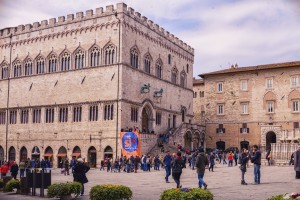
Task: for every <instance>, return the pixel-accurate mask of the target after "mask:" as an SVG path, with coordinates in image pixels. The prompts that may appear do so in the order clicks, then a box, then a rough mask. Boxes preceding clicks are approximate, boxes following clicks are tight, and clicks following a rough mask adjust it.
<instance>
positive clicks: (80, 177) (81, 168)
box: [73, 158, 90, 196]
mask: <svg viewBox="0 0 300 200" xmlns="http://www.w3.org/2000/svg"><path fill="white" fill-rule="evenodd" d="M89 170H90V167H88V166H86V165H85V164H84V163H83V160H82V158H78V159H77V163H76V165H75V167H74V173H73V176H74V181H76V182H79V183H81V186H82V188H81V196H83V194H84V184H85V183H87V182H88V179H87V178H86V175H85V174H86V173H87V172H88V171H89Z"/></svg>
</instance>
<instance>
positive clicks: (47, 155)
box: [44, 147, 53, 166]
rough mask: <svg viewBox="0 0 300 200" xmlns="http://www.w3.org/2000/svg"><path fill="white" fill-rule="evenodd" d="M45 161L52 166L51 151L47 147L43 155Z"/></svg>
mask: <svg viewBox="0 0 300 200" xmlns="http://www.w3.org/2000/svg"><path fill="white" fill-rule="evenodd" d="M44 158H45V160H49V161H50V163H51V166H53V165H52V164H53V149H52V148H51V147H47V148H46V150H45V154H44Z"/></svg>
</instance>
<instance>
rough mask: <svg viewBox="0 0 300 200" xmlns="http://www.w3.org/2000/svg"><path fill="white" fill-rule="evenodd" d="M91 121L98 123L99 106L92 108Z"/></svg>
mask: <svg viewBox="0 0 300 200" xmlns="http://www.w3.org/2000/svg"><path fill="white" fill-rule="evenodd" d="M89 121H98V106H97V105H91V106H90V111H89Z"/></svg>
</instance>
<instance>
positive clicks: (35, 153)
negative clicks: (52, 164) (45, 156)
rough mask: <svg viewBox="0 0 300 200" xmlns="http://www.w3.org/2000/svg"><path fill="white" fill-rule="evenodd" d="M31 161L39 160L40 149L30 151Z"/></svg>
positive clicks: (35, 148)
mask: <svg viewBox="0 0 300 200" xmlns="http://www.w3.org/2000/svg"><path fill="white" fill-rule="evenodd" d="M31 159H40V149H39V148H38V147H37V146H35V147H33V149H32V151H31Z"/></svg>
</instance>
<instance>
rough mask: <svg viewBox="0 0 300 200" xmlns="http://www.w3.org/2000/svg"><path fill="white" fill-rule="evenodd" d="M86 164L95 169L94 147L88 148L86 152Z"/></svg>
mask: <svg viewBox="0 0 300 200" xmlns="http://www.w3.org/2000/svg"><path fill="white" fill-rule="evenodd" d="M88 164H89V166H90V167H95V168H96V164H97V151H96V148H95V147H93V146H92V147H90V148H89V150H88Z"/></svg>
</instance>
